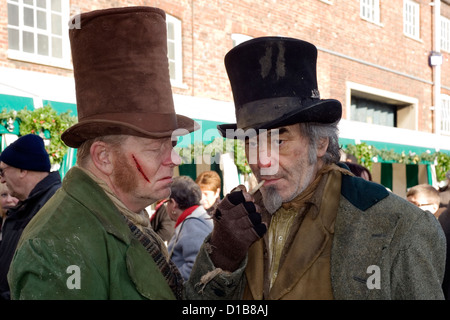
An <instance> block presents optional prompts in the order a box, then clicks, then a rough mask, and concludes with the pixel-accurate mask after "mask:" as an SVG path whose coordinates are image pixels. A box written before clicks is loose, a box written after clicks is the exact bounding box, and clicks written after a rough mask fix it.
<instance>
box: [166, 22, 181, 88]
mask: <svg viewBox="0 0 450 320" xmlns="http://www.w3.org/2000/svg"><path fill="white" fill-rule="evenodd" d="M166 25H167V55H168V58H169V71H170V81H171V83H172V85H174V86H182V85H183V55H182V50H183V49H182V46H181V20H179V19H177V18H175V17H173V16H171V15H169V14H166Z"/></svg>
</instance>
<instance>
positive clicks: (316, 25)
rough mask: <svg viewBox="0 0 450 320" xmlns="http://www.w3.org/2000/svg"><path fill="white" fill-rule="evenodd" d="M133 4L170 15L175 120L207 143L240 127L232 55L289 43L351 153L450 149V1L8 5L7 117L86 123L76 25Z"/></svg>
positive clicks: (3, 63)
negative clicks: (79, 16)
mask: <svg viewBox="0 0 450 320" xmlns="http://www.w3.org/2000/svg"><path fill="white" fill-rule="evenodd" d="M131 5H133V6H134V5H147V6H156V7H159V8H162V9H163V10H165V11H166V13H167V25H168V36H169V39H168V47H169V59H170V68H171V69H170V72H171V81H172V88H173V93H174V101H175V106H176V110H177V112H179V113H181V114H185V115H188V116H190V117H193V118H195V119H197V120H200V121H201V122H202V127H203V132H205V130H207V129H211V128H214V127H215V125H216V124H218V123H223V122H234V121H235V117H234V107H233V102H232V101H233V100H232V94H231V91H230V86H229V83H228V78H227V75H226V72H225V68H224V64H223V58H224V55H225V54H226V53H227V52H228V51H229V50H230V49H231V48H232V47H233V46H234V45H236V44H237V43H239V42H241V41H244V40H247V39H249V38H252V37H258V36H266V35H281V36H289V37H295V38H300V39H303V40H307V41H310V42H312V43H314V44H315V45H316V46H317V48H318V51H319V56H318V66H317V74H318V81H319V91H320V93H321V97H322V98H334V99H338V100H340V101H341V102H342V105H343V112H344V117H343V118H344V119H343V120H342V121H341V124H340V130H341V138H342V144H344V145H345V144H347V143H353V144H355V143H359V142H367V143H369V144H371V145H374V146H375V147H377V148H385V149H393V150H395V151H396V152H399V153H401V152H405V153H408V152H416V153H421V152H424V151H426V150H429V152H435V151H436V150H450V73H449V71H450V62H449V58H450V1H447V0H442V1H434V2H432V3H430V1H424V0H393V1H385V0H359V1H356V0H339V1H338V0H302V1H297V0H240V1H233V0H226V1H225V0H208V1H206V0H176V1H175V0H90V1H86V0H6V1H2V2H1V3H0V108H13V109H14V108H23V106H24V105H27V107H28V108H38V107H40V106H42V105H44V104H51V105H52V106H54V107H55V108H56V109H57V110H59V111H63V110H64V111H65V110H68V109H70V110H72V111H73V112H74V113H75V114H76V101H75V92H74V82H73V72H72V69H71V68H72V67H71V62H70V45H69V41H68V36H67V31H68V21H69V17H70V16H72V15H74V14H76V13H80V12H86V11H91V10H95V9H102V8H108V7H119V6H131ZM72 27H74V26H72ZM0 133H7V132H6V131H5V130H3V131H2V128H0ZM217 136H218V134H217ZM191 138H192V136H190V138H188V139H191ZM197 138H198V135H197ZM200 139H204V137H201V135H200ZM208 139H209V140H211V139H212V138H211V136H208ZM188 142H190V141H188V140H185V141H184V143H188ZM374 170H378V171H379V170H380V168H379V166H378V167H376V168H374ZM375 175H376V174H375ZM427 175H428V176H429V174H427ZM428 181H430V179H428ZM401 187H402V188H403V187H404V186H403V185H402V186H401ZM394 188H395V187H394ZM399 193H402V192H399Z"/></svg>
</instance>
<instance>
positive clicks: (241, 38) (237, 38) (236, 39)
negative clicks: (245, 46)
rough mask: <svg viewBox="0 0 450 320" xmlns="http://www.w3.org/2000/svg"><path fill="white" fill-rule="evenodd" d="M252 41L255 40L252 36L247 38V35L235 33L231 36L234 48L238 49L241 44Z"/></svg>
mask: <svg viewBox="0 0 450 320" xmlns="http://www.w3.org/2000/svg"><path fill="white" fill-rule="evenodd" d="M250 39H253V38H252V37H250V36H247V35H245V34H241V33H233V34H232V35H231V40H232V41H233V48H234V47H236V46H237V45H239V44H241V43H242V42H245V41H247V40H250Z"/></svg>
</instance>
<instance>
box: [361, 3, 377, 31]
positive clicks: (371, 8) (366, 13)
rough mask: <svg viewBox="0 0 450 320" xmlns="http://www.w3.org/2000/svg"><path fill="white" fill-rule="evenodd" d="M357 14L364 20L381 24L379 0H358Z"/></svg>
mask: <svg viewBox="0 0 450 320" xmlns="http://www.w3.org/2000/svg"><path fill="white" fill-rule="evenodd" d="M359 16H360V17H361V19H364V20H366V21H369V22H372V23H375V24H378V25H379V24H381V14H380V0H360V1H359Z"/></svg>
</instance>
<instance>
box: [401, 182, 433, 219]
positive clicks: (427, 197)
mask: <svg viewBox="0 0 450 320" xmlns="http://www.w3.org/2000/svg"><path fill="white" fill-rule="evenodd" d="M406 199H407V200H408V201H409V202H411V203H412V204H414V205H415V206H417V207H419V208H420V209H422V210H428V211H430V212H431V213H432V214H433V215H434V216H435V217H436V218H439V214H440V212H439V214H438V210H439V202H440V197H439V191H437V190H436V189H435V188H434V187H433V186H431V185H429V184H426V183H424V184H418V185H416V186H414V187H411V188H409V190H408V191H407V192H406Z"/></svg>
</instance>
